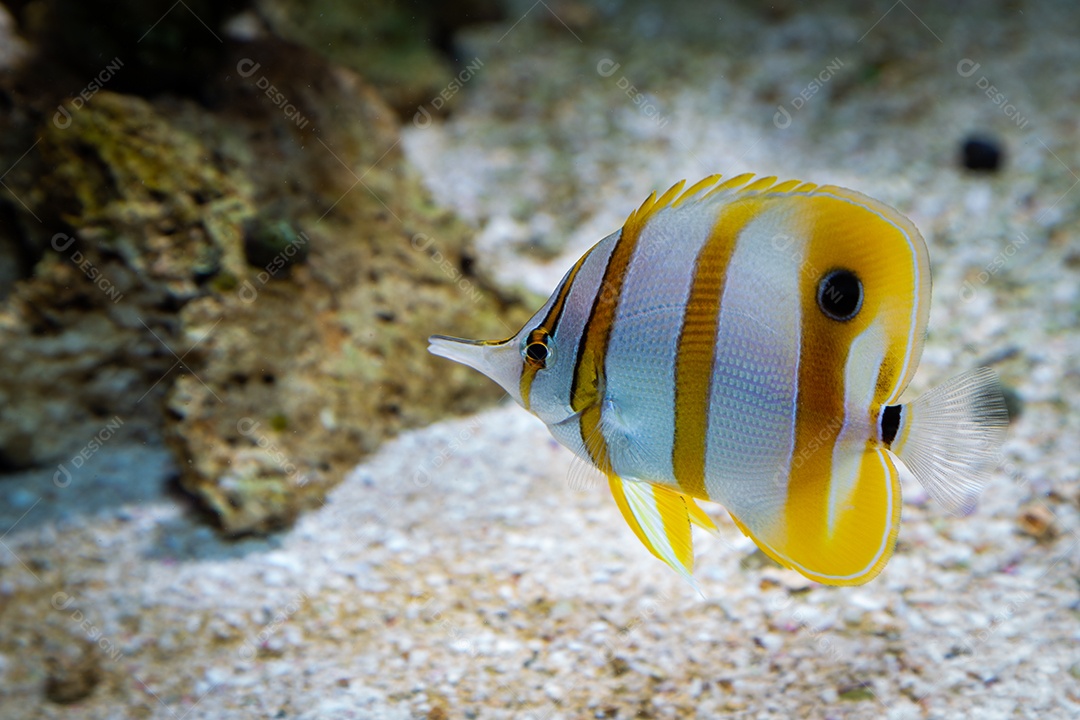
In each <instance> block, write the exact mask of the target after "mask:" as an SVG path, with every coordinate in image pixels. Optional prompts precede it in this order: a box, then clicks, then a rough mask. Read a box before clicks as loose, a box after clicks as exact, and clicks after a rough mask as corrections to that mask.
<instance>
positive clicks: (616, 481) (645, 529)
mask: <svg viewBox="0 0 1080 720" xmlns="http://www.w3.org/2000/svg"><path fill="white" fill-rule="evenodd" d="M608 485H609V486H610V487H611V494H612V496H613V497H614V498H615V504H616V505H618V506H619V510H620V512H622V515H623V518H624V519H625V520H626V523H627V525H629V526H630V529H631V530H633V531H634V534H635V535H637V537H638V540H640V541H641V543H642V544H643V545H644V546H645V547H646V549H648V551H649V552H651V553H652V554H653V555H655V556H656V557H657V558H659V559H660V560H663V561H664V562H665V563H667V564H668V565H669V566H670V567H671V568H672V569H673V570H674V571H675V572H677V573H679V574H680V575H682V576H683V577H684V578H685V579H686V580H687V582H689V583H690V584H691V585H693V586H694V589H695V590H697V591H698V592H699V593H700V592H701V589H700V588H699V587H698V584H697V582H696V581H695V580H694V544H693V538H692V537H691V534H690V525H691V524H694V525H697V526H699V527H701V528H704V529H705V530H708V531H709V532H711V533H714V534H718V533H719V531H718V530H717V528H716V525H715V524H713V521H712V520H711V519H710V518H709V516H708V515H706V514H705V512H704V511H703V510H702V509H701V508H700V507H698V505H697V503H695V502H694V500H693V499H692V498H689V497H687V496H685V495H683V494H682V493H679V492H676V491H675V490H672V489H670V488H667V487H665V486H663V485H655V484H653V483H647V482H633V481H626V480H623V479H622V478H620V477H618V476H616V475H609V476H608Z"/></svg>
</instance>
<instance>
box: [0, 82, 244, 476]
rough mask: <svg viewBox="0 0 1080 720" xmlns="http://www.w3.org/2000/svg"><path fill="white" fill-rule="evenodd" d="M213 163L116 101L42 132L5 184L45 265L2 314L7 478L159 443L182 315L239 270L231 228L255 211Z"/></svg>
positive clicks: (0, 391)
mask: <svg viewBox="0 0 1080 720" xmlns="http://www.w3.org/2000/svg"><path fill="white" fill-rule="evenodd" d="M208 155H209V153H208V151H207V150H206V148H204V147H203V146H202V145H201V144H200V142H199V141H198V139H197V138H196V137H194V136H193V135H191V134H189V133H187V132H184V131H182V130H180V129H178V128H176V127H174V126H173V125H171V124H170V123H169V122H168V121H167V120H166V118H165V117H163V116H162V115H161V114H160V113H158V112H157V111H156V110H155V109H154V108H153V106H152V105H151V104H149V103H148V102H146V101H144V100H141V99H139V98H135V97H131V96H125V95H117V94H114V93H110V92H101V93H99V94H98V96H97V97H95V98H94V102H93V104H90V105H87V106H86V107H84V108H83V109H82V110H80V111H79V112H76V113H74V114H73V115H72V117H71V121H70V123H69V124H67V125H65V126H64V127H60V126H58V125H57V124H55V123H52V122H48V123H44V124H43V125H42V126H41V127H40V129H39V132H38V134H37V141H36V143H35V144H34V145H33V149H32V150H31V152H30V153H28V154H27V155H26V157H25V158H24V159H23V160H22V162H20V163H19V164H18V165H16V167H15V168H14V170H13V171H12V172H11V174H10V176H9V177H8V178H7V179H6V180H7V182H8V183H9V186H10V187H11V188H12V189H13V191H14V192H15V194H16V196H17V197H19V198H20V199H21V200H22V201H23V202H24V203H25V206H24V207H18V206H16V210H19V211H21V213H22V215H23V216H24V217H23V222H22V223H21V224H22V227H23V232H22V233H21V234H22V235H24V236H26V237H27V238H28V240H26V242H27V243H28V244H30V245H33V246H35V247H34V253H35V254H37V255H39V256H40V258H41V259H40V260H39V261H38V262H37V263H36V265H35V267H34V268H33V275H32V277H30V278H28V279H25V280H22V281H20V282H18V283H16V284H15V285H14V286H13V288H12V292H11V294H10V295H9V297H8V298H7V299H6V300H5V302H4V303H3V305H2V306H0V346H2V347H3V348H4V359H5V372H4V373H3V374H2V376H0V405H2V406H3V407H4V410H5V411H4V413H2V414H0V464H2V465H3V466H6V467H10V468H20V467H26V466H30V465H36V464H43V463H50V462H58V463H61V464H62V466H63V467H62V468H61V470H64V471H66V472H69V473H76V475H77V470H78V467H79V466H81V464H82V463H81V462H80V454H83V455H84V454H85V453H86V452H87V451H92V450H94V447H91V445H93V444H96V445H97V446H99V445H100V443H101V442H104V441H105V440H109V439H112V438H113V437H116V436H121V437H126V438H128V439H137V440H144V439H146V438H147V437H151V436H153V435H154V434H155V433H157V432H159V430H160V426H161V421H160V420H161V413H160V407H159V406H160V400H161V397H162V392H163V391H164V389H165V387H167V384H168V378H166V375H167V374H168V373H169V372H170V370H171V369H172V368H173V367H174V366H175V364H176V356H175V355H174V354H173V349H172V346H171V345H170V344H169V343H170V341H171V339H172V337H173V332H172V328H173V327H175V323H176V318H175V314H174V308H175V307H178V306H179V305H180V304H182V303H183V302H186V301H187V300H189V299H190V298H192V297H194V296H195V295H197V294H198V293H199V292H200V284H201V282H203V278H204V275H205V273H207V272H208V271H209V269H210V268H213V269H215V271H216V270H217V269H221V268H226V267H233V268H234V270H236V269H239V268H241V267H242V266H243V257H242V253H241V251H240V249H239V234H238V231H237V230H236V229H235V227H236V225H237V223H238V222H239V220H240V219H241V218H243V217H245V216H248V215H250V214H251V212H252V211H251V209H250V205H249V204H248V203H247V202H246V201H245V200H244V197H243V196H244V193H243V192H242V191H241V190H239V189H238V187H237V183H236V182H235V181H234V180H233V179H231V178H226V176H225V174H223V173H222V172H220V170H219V169H217V168H216V167H215V166H214V165H213V163H210V162H207V161H206V158H207V157H208ZM181 352H182V351H181ZM163 380H164V381H166V384H165V385H164V386H163V385H162V381H163ZM58 427H59V428H63V431H62V432H58V431H57V428H58ZM88 448H89V450H88ZM83 460H85V457H84V458H83Z"/></svg>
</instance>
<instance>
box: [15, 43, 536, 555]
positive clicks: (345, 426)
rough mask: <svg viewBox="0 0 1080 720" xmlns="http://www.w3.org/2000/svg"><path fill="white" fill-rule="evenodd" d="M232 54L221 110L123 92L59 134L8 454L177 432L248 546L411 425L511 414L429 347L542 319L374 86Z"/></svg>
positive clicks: (29, 184)
mask: <svg viewBox="0 0 1080 720" xmlns="http://www.w3.org/2000/svg"><path fill="white" fill-rule="evenodd" d="M229 52H230V54H229V56H228V58H227V65H226V67H225V69H224V70H223V72H221V73H220V74H219V75H218V78H219V79H218V80H216V81H214V82H211V83H209V85H208V90H207V102H208V104H209V108H207V107H204V106H200V105H197V104H195V103H194V102H191V101H187V100H178V99H169V98H163V99H158V100H155V101H153V102H149V101H146V100H142V99H138V98H135V97H132V96H126V95H120V94H114V93H111V92H108V91H104V90H103V91H100V92H98V93H96V95H95V96H94V97H93V99H92V101H91V102H88V103H86V104H85V105H83V106H81V107H78V108H75V107H71V108H69V113H68V115H69V118H70V120H69V121H66V122H60V123H57V122H54V121H53V120H52V119H50V118H49V117H48V116H44V117H42V118H41V119H40V121H39V122H38V124H37V125H36V128H35V130H34V132H35V134H36V136H37V142H36V143H35V144H33V146H32V150H31V151H30V152H29V153H28V154H27V156H26V158H25V159H24V160H23V161H22V162H21V163H20V164H19V166H18V168H17V169H16V171H15V172H14V173H13V174H12V175H11V176H9V178H7V180H9V181H10V182H11V183H12V184H13V190H14V192H15V194H16V195H17V196H18V197H19V198H20V200H21V201H22V203H24V206H23V207H22V208H15V210H14V211H16V212H17V214H18V220H19V223H20V226H21V228H22V232H21V235H22V236H23V237H24V239H25V242H27V243H29V244H30V245H31V246H32V247H34V248H36V250H37V252H39V253H40V256H41V259H40V260H39V261H38V262H37V263H36V265H35V266H34V269H33V276H32V277H29V278H25V279H22V280H20V281H19V282H18V283H17V284H16V285H15V287H14V290H13V292H12V294H11V295H10V297H9V298H8V299H7V301H6V302H5V304H4V305H3V309H2V310H0V344H2V345H3V347H4V355H5V359H7V360H8V362H9V364H10V366H11V367H10V369H9V370H8V371H7V372H5V373H4V376H3V377H0V403H2V404H3V407H4V410H5V412H4V413H3V416H2V419H0V452H2V457H3V460H4V462H5V463H6V464H7V465H8V466H12V467H21V466H26V465H32V464H41V463H44V462H57V463H60V464H62V465H64V466H65V467H66V468H67V470H69V471H70V470H72V468H73V467H74V465H75V464H73V463H72V462H71V459H72V458H73V457H77V456H78V454H79V453H80V452H83V451H85V449H86V448H85V446H86V444H87V443H88V442H90V441H91V440H92V439H94V438H97V442H98V443H99V444H100V442H104V441H107V440H108V439H109V438H101V437H100V436H101V433H102V428H106V427H111V430H110V431H109V437H112V436H113V435H117V434H120V435H123V434H127V435H132V436H140V435H142V436H153V435H154V434H155V433H157V432H163V433H164V435H165V437H166V438H167V440H168V442H169V445H170V447H171V448H173V450H174V452H175V454H176V457H177V463H178V467H179V468H180V470H181V474H182V483H183V485H184V486H185V487H186V488H188V489H189V490H190V491H192V492H193V493H194V494H195V495H196V496H198V497H199V498H201V499H202V500H203V501H204V502H205V503H206V504H207V505H208V507H210V508H211V509H212V510H213V511H214V512H215V513H216V514H217V516H218V517H219V518H220V521H221V525H222V527H223V528H224V529H225V530H226V531H228V532H232V533H241V532H248V531H263V530H267V529H271V528H274V527H277V526H279V525H281V524H285V523H288V522H289V521H290V520H291V519H292V518H294V517H295V516H296V514H297V513H298V512H299V511H300V510H301V509H303V508H304V507H310V506H313V505H318V504H319V503H321V501H322V496H323V494H324V492H325V491H326V489H327V488H328V487H330V486H331V485H333V484H335V483H336V482H337V481H338V480H340V478H341V477H342V474H343V473H344V471H345V470H346V469H347V468H348V467H350V466H351V465H353V464H355V463H356V461H357V460H358V459H359V458H360V457H361V456H362V455H363V454H364V453H366V452H369V451H370V450H372V449H373V448H375V447H376V446H377V445H378V443H379V442H380V441H381V440H383V439H384V438H386V437H389V436H391V435H393V434H394V433H396V432H397V431H399V430H401V429H402V428H406V427H412V426H416V425H420V424H423V423H427V422H430V421H431V420H433V419H435V418H437V417H440V416H443V415H445V414H447V413H455V412H467V411H470V410H473V409H475V408H477V407H478V406H480V405H482V404H484V403H488V402H491V401H493V400H494V399H495V398H497V397H498V396H499V394H500V393H499V392H498V390H497V389H496V388H495V386H494V385H492V384H490V383H488V382H487V381H485V380H483V379H482V378H479V377H478V376H476V375H475V374H474V373H469V372H468V371H467V370H466V369H465V368H457V367H453V366H448V365H446V364H443V363H439V361H438V359H437V358H434V357H432V356H430V355H428V353H427V352H426V337H427V335H428V334H430V333H432V332H437V331H447V330H450V329H453V328H461V329H462V330H465V329H466V328H467V329H468V331H469V332H475V333H476V334H477V335H478V336H480V335H482V336H490V337H496V336H505V335H508V334H510V333H511V330H510V328H511V327H516V325H517V324H518V323H520V322H522V321H523V320H524V319H525V317H526V312H527V311H526V309H525V307H524V305H523V304H522V303H520V301H519V300H518V299H517V298H516V297H515V296H513V295H512V294H510V295H507V294H506V293H503V292H500V291H499V290H498V289H496V288H495V287H494V286H493V285H492V284H491V283H490V282H489V281H488V280H487V279H486V278H484V277H482V276H479V275H477V274H476V273H475V271H474V263H473V259H472V256H471V255H470V252H471V251H470V244H469V231H468V228H466V227H465V226H464V225H463V224H462V223H461V222H460V221H458V220H457V219H456V218H455V217H454V216H453V215H452V214H451V213H449V212H447V211H445V210H443V209H440V208H438V207H436V206H434V205H433V204H432V203H431V201H430V199H429V197H428V196H427V194H426V192H425V191H424V189H423V188H422V186H421V184H420V182H419V180H418V178H417V176H416V175H415V173H413V172H412V171H411V170H410V168H409V167H407V165H406V164H405V163H404V162H403V160H402V156H401V154H400V151H399V146H398V136H397V119H396V116H395V114H394V113H393V112H392V111H391V110H390V109H389V108H388V107H387V106H386V105H385V104H384V103H383V102H382V100H381V99H380V98H379V96H378V95H377V94H376V92H375V91H374V90H372V88H371V87H369V86H368V85H367V84H366V83H365V82H364V81H363V80H361V78H360V77H359V76H358V75H356V74H354V73H353V72H351V71H349V70H345V69H342V68H340V67H336V66H334V65H331V64H329V63H327V62H325V61H323V60H322V59H321V58H319V57H318V56H316V55H314V54H312V53H309V52H307V51H305V50H303V49H300V48H297V47H295V46H291V45H288V44H285V43H281V42H279V41H261V42H255V43H247V44H240V45H235V46H234V47H232V48H231V49H230V51H229ZM433 378H440V379H441V381H439V382H433V380H432V379H433ZM43 397H44V398H49V400H48V401H47V402H42V398H43ZM58 426H59V427H63V428H64V429H63V432H56V431H55V428H57V427H58ZM76 464H77V463H76Z"/></svg>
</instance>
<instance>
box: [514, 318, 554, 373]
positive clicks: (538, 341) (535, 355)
mask: <svg viewBox="0 0 1080 720" xmlns="http://www.w3.org/2000/svg"><path fill="white" fill-rule="evenodd" d="M521 357H522V358H524V359H525V362H527V363H528V364H529V365H532V366H533V367H534V368H536V369H537V370H543V369H544V368H546V367H547V366H548V365H550V364H551V363H552V362H553V361H554V360H555V346H554V345H553V344H552V342H551V335H550V333H548V331H547V330H545V329H544V328H536V329H535V330H533V331H532V332H531V333H529V334H528V335H527V336H526V338H525V342H523V343H522V345H521Z"/></svg>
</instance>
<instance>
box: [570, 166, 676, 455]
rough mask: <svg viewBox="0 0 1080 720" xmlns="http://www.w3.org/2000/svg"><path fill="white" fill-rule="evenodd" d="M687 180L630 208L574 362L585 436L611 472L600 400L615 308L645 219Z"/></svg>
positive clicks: (573, 391)
mask: <svg viewBox="0 0 1080 720" xmlns="http://www.w3.org/2000/svg"><path fill="white" fill-rule="evenodd" d="M682 186H683V183H677V184H676V185H674V186H672V187H671V188H670V189H669V190H668V191H667V192H666V193H664V194H663V195H662V196H661V197H659V198H657V197H656V195H655V193H654V194H652V195H650V196H649V197H648V198H647V199H646V200H645V202H644V203H642V205H641V207H640V208H638V209H637V210H636V211H635V212H633V213H631V214H630V217H628V218H627V219H626V223H625V224H624V225H623V229H622V232H621V233H620V234H619V238H618V240H616V241H615V247H614V248H613V249H612V251H611V255H609V256H608V261H607V265H606V266H605V267H604V277H603V279H602V280H601V281H600V285H599V287H598V288H597V289H596V295H595V297H594V298H593V304H592V309H591V310H590V312H589V319H588V320H587V321H586V323H585V329H584V331H583V332H582V333H581V340H580V341H579V342H578V354H577V364H576V365H575V367H574V380H573V383H572V384H571V386H570V407H571V408H572V409H573V410H574V411H575V412H580V413H581V419H580V423H581V440H582V442H583V443H584V445H585V447H586V449H587V450H588V452H589V456H590V458H591V459H592V461H593V464H595V465H596V467H598V468H600V471H601V472H603V473H604V474H605V475H610V474H611V473H612V468H611V457H610V456H609V454H608V448H607V442H606V440H605V439H604V435H603V433H602V432H601V431H600V420H601V417H600V412H601V407H600V401H601V393H602V392H603V385H604V358H605V357H606V355H607V347H608V341H609V340H610V339H611V326H612V324H613V323H614V322H615V310H616V309H617V307H618V304H619V296H620V295H622V287H623V281H624V280H625V279H626V272H627V270H628V269H629V268H630V260H631V259H632V258H633V257H634V251H635V250H636V249H637V244H638V239H639V238H640V237H641V231H642V229H643V228H644V227H645V223H646V222H647V221H648V220H649V218H651V217H652V216H653V215H654V214H655V213H656V212H658V211H659V210H660V209H662V208H664V207H666V206H667V205H669V204H670V203H671V201H672V200H674V199H675V198H676V197H677V196H678V194H679V191H681V190H682Z"/></svg>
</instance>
